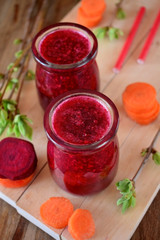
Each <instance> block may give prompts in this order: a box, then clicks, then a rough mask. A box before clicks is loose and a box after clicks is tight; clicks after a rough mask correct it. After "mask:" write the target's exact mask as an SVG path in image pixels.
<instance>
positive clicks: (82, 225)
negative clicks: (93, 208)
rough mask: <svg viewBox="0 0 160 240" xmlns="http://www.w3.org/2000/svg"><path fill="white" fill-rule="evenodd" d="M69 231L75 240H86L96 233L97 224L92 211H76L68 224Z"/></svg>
mask: <svg viewBox="0 0 160 240" xmlns="http://www.w3.org/2000/svg"><path fill="white" fill-rule="evenodd" d="M68 231H69V232H70V234H71V235H72V237H73V238H74V239H75V240H86V239H88V238H91V237H92V236H93V235H94V233H95V223H94V220H93V218H92V215H91V213H90V211H88V210H86V209H76V210H75V211H74V213H73V214H72V216H71V217H70V219H69V222H68Z"/></svg>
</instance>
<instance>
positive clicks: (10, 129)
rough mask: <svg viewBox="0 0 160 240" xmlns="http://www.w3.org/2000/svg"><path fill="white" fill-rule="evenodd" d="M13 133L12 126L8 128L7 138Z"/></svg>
mask: <svg viewBox="0 0 160 240" xmlns="http://www.w3.org/2000/svg"><path fill="white" fill-rule="evenodd" d="M13 132H14V130H13V126H12V125H9V126H8V128H7V136H10V135H12V134H13Z"/></svg>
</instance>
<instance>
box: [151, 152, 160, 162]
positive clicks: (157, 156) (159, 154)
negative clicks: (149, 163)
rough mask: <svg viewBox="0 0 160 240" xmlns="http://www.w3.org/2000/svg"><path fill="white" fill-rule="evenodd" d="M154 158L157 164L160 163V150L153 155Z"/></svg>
mask: <svg viewBox="0 0 160 240" xmlns="http://www.w3.org/2000/svg"><path fill="white" fill-rule="evenodd" d="M152 159H153V160H154V162H155V164H157V165H160V152H157V151H156V152H155V153H153V155H152Z"/></svg>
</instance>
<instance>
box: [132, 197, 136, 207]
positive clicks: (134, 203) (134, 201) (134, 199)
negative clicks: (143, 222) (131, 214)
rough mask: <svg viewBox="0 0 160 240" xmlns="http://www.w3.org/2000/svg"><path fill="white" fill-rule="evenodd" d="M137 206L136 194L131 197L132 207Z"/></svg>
mask: <svg viewBox="0 0 160 240" xmlns="http://www.w3.org/2000/svg"><path fill="white" fill-rule="evenodd" d="M135 206H136V198H135V197H134V196H132V197H131V207H135Z"/></svg>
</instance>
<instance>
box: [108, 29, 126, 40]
mask: <svg viewBox="0 0 160 240" xmlns="http://www.w3.org/2000/svg"><path fill="white" fill-rule="evenodd" d="M119 35H121V36H123V32H122V31H121V30H120V29H119V28H114V27H109V29H108V37H109V39H110V40H111V41H112V40H114V39H118V38H119Z"/></svg>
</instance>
